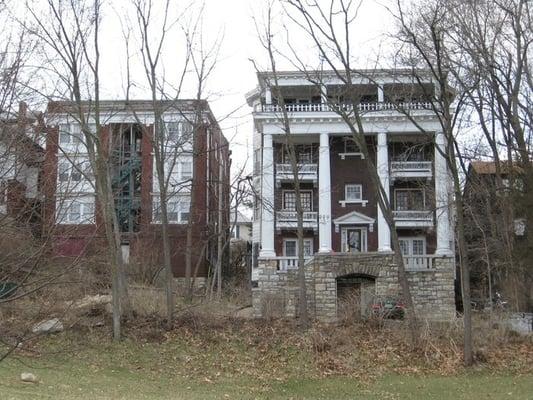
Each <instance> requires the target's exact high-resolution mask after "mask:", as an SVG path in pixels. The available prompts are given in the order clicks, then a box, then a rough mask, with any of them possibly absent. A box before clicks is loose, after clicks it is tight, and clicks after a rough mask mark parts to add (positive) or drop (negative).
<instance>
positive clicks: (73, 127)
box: [58, 123, 83, 147]
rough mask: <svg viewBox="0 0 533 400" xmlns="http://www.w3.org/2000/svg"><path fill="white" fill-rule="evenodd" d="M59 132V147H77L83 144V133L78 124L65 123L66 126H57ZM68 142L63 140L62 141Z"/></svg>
mask: <svg viewBox="0 0 533 400" xmlns="http://www.w3.org/2000/svg"><path fill="white" fill-rule="evenodd" d="M58 130H59V138H58V144H59V147H61V146H62V145H74V146H77V145H79V144H81V143H83V140H82V138H83V133H82V131H81V125H80V124H78V123H66V124H59V127H58ZM65 138H66V139H68V140H63V139H65Z"/></svg>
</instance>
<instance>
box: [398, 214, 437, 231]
mask: <svg viewBox="0 0 533 400" xmlns="http://www.w3.org/2000/svg"><path fill="white" fill-rule="evenodd" d="M392 213H393V216H394V222H395V224H396V227H397V228H424V227H426V228H428V227H432V226H433V212H432V211H428V210H394V211H393V212H392Z"/></svg>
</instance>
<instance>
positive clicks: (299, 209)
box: [256, 3, 309, 330]
mask: <svg viewBox="0 0 533 400" xmlns="http://www.w3.org/2000/svg"><path fill="white" fill-rule="evenodd" d="M272 12H273V6H272V3H269V5H268V8H267V11H266V19H265V21H264V27H263V28H264V31H263V32H261V31H260V29H261V28H260V27H259V26H257V27H256V29H257V31H258V35H259V41H260V43H261V46H262V47H263V48H264V49H265V51H266V53H267V55H268V61H269V69H270V70H271V71H272V73H271V78H269V79H267V81H266V84H267V85H268V87H269V90H271V92H272V95H273V96H274V98H276V100H277V102H278V105H279V106H280V110H281V112H280V115H279V120H280V123H281V125H282V129H283V132H284V145H285V149H286V152H287V155H288V157H289V162H290V166H291V171H292V175H293V177H294V178H293V181H292V183H293V185H294V191H295V208H296V237H297V243H298V245H297V251H298V289H299V298H298V314H299V321H300V327H301V328H302V329H304V330H306V329H308V328H309V315H308V309H307V307H308V306H307V287H306V281H305V258H304V231H303V217H304V210H303V206H302V196H301V187H300V180H299V166H298V158H297V153H296V147H295V144H294V138H293V134H292V131H291V125H290V119H289V115H288V113H287V109H286V107H285V100H284V97H283V94H282V93H281V91H280V85H279V76H278V70H277V65H276V54H277V49H276V48H275V44H274V42H273V38H274V32H273V18H274V16H273V15H272ZM256 70H257V67H256ZM258 72H259V71H258ZM265 167H266V166H264V165H263V168H265Z"/></svg>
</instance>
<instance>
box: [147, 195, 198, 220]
mask: <svg viewBox="0 0 533 400" xmlns="http://www.w3.org/2000/svg"><path fill="white" fill-rule="evenodd" d="M190 207H191V200H190V197H189V196H187V195H173V196H168V198H167V217H168V223H169V224H186V223H187V222H188V215H189V213H190ZM160 208H161V200H160V197H159V194H157V193H155V194H152V224H155V225H158V224H161V217H160V215H161V211H160ZM171 213H175V214H176V216H175V217H172V218H170V214H171ZM158 216H159V217H158Z"/></svg>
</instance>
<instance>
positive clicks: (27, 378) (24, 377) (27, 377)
mask: <svg viewBox="0 0 533 400" xmlns="http://www.w3.org/2000/svg"><path fill="white" fill-rule="evenodd" d="M20 380H21V381H22V382H29V383H37V382H39V380H38V379H37V377H36V376H35V375H34V374H32V373H31V372H23V373H22V374H20Z"/></svg>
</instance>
